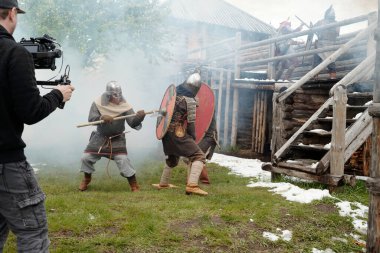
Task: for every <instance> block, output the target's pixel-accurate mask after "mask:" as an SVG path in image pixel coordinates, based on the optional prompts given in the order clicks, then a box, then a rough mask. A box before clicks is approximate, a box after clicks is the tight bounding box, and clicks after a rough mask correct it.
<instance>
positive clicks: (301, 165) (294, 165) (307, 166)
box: [277, 159, 319, 174]
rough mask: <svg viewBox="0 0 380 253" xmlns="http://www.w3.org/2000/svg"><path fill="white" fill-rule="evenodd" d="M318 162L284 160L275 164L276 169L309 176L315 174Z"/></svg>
mask: <svg viewBox="0 0 380 253" xmlns="http://www.w3.org/2000/svg"><path fill="white" fill-rule="evenodd" d="M318 162H319V161H317V160H312V159H295V160H286V161H283V162H280V163H278V164H277V166H278V167H282V168H287V169H294V170H298V171H303V172H307V173H311V174H317V164H318Z"/></svg>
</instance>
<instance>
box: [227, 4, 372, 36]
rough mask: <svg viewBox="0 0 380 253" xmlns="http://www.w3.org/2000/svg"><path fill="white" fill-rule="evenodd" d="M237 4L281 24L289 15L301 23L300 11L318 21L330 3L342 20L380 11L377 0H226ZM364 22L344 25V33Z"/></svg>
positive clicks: (307, 21) (272, 22)
mask: <svg viewBox="0 0 380 253" xmlns="http://www.w3.org/2000/svg"><path fill="white" fill-rule="evenodd" d="M226 1H227V2H229V3H231V4H233V5H235V6H236V7H237V8H239V9H241V10H244V11H246V12H248V13H249V14H251V15H253V16H254V17H256V18H258V19H260V20H261V21H263V22H265V23H267V24H271V25H272V26H274V27H276V28H277V27H278V25H279V24H280V22H282V21H284V20H286V19H287V18H288V17H289V18H290V19H289V20H290V21H291V22H292V25H293V27H297V26H298V25H299V24H300V21H299V20H298V19H297V18H296V17H295V15H297V16H298V17H300V18H301V19H303V21H304V22H305V23H307V24H309V22H312V23H313V24H315V23H316V22H317V21H318V20H320V19H322V18H323V16H324V13H325V11H326V10H327V9H328V8H329V6H330V5H333V7H334V9H335V14H336V19H337V20H338V21H340V20H344V19H349V18H353V17H356V16H360V15H365V14H368V13H369V12H372V11H377V0H344V1H342V0H319V1H304V0H290V1H286V2H284V1H280V0H268V1H251V0H226ZM362 27H363V26H347V27H345V28H344V29H342V31H341V32H342V33H346V32H351V31H354V30H357V29H360V28H362Z"/></svg>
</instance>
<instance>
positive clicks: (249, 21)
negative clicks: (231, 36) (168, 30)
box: [167, 0, 275, 34]
mask: <svg viewBox="0 0 380 253" xmlns="http://www.w3.org/2000/svg"><path fill="white" fill-rule="evenodd" d="M167 3H168V4H169V7H170V9H171V16H172V17H174V18H176V19H182V20H186V21H193V22H201V23H207V24H212V25H220V26H225V27H229V28H232V29H236V30H243V31H248V32H257V33H264V34H273V33H274V32H275V29H274V28H273V27H272V26H271V25H268V24H266V23H264V22H262V21H261V20H259V19H257V18H255V17H253V16H251V15H250V14H248V13H246V12H244V11H243V10H240V9H238V8H236V7H235V6H233V5H231V4H229V3H227V2H225V1H223V0H169V1H168V2H167Z"/></svg>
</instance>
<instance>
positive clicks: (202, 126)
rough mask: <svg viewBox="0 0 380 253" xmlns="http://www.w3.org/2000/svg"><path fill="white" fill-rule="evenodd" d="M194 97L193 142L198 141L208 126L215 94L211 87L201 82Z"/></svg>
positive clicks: (213, 106)
mask: <svg viewBox="0 0 380 253" xmlns="http://www.w3.org/2000/svg"><path fill="white" fill-rule="evenodd" d="M196 99H197V101H198V106H197V111H196V118H195V134H196V139H195V143H197V144H198V143H199V142H200V141H201V140H202V139H203V137H204V136H205V134H206V132H207V130H208V128H209V127H210V124H211V121H212V117H213V116H214V108H215V96H214V92H213V91H212V90H211V88H210V87H209V86H208V85H207V84H205V83H202V85H201V88H200V89H199V91H198V93H197V96H196Z"/></svg>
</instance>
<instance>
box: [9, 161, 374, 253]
mask: <svg viewBox="0 0 380 253" xmlns="http://www.w3.org/2000/svg"><path fill="white" fill-rule="evenodd" d="M111 164H112V163H111ZM162 167H163V164H162V163H160V162H151V163H146V164H144V165H143V166H141V168H139V170H138V174H137V179H138V182H139V184H140V186H141V191H140V192H138V193H132V192H130V189H129V185H128V182H127V180H126V179H125V178H122V177H120V176H119V175H118V172H117V169H116V167H113V164H112V166H111V168H110V176H111V177H109V176H108V175H107V173H106V172H105V171H104V170H103V169H102V168H103V167H102V166H101V165H99V166H97V173H96V174H95V175H94V179H93V182H91V184H90V188H89V190H88V191H86V192H79V191H78V190H77V187H78V185H79V182H80V180H81V177H82V175H80V174H79V173H78V172H76V171H72V170H71V171H70V170H67V169H65V168H54V169H43V170H41V171H40V173H39V174H38V178H39V182H40V185H41V187H42V188H43V190H44V192H45V193H46V194H47V201H46V209H47V214H48V222H49V236H50V240H51V241H52V244H51V247H50V251H51V252H95V253H97V252H102V253H103V252H104V253H111V252H112V253H116V252H120V253H121V252H123V253H124V252H137V253H139V252H239V253H240V252H268V253H269V252H271V253H272V252H281V253H283V252H292V253H293V252H311V251H312V248H318V249H326V248H331V249H332V250H334V251H335V252H361V247H360V246H358V245H356V243H355V241H354V240H353V239H352V238H351V237H346V236H345V235H349V234H350V233H355V231H354V228H353V226H352V224H351V221H350V219H349V218H347V217H341V216H339V214H338V210H337V209H336V207H335V205H334V202H336V200H334V199H325V200H322V201H315V202H313V203H311V204H300V203H296V202H289V201H287V200H285V199H284V198H283V197H281V196H280V195H274V194H273V193H271V192H268V190H267V189H265V188H249V187H246V185H247V184H248V183H249V180H250V179H249V178H242V177H238V176H234V175H230V174H228V172H229V170H227V169H226V168H223V167H220V166H218V165H216V164H209V175H210V179H211V181H212V182H211V183H212V184H211V185H210V186H202V188H203V189H204V190H206V191H208V192H209V196H207V197H200V196H187V195H185V194H184V193H185V189H184V187H185V179H186V171H185V167H184V166H182V165H181V166H179V167H178V168H176V169H175V170H174V172H173V176H172V183H174V184H176V185H178V186H179V188H176V189H170V190H160V191H158V190H156V189H154V188H153V187H151V184H152V183H158V180H159V178H160V175H161V170H162ZM284 180H287V179H284ZM292 183H294V182H292ZM297 184H299V186H300V187H302V188H323V187H324V186H322V185H319V184H307V183H297ZM334 196H335V197H337V198H340V199H345V200H349V201H358V202H360V203H363V204H366V205H368V193H367V191H366V189H365V187H364V185H363V184H362V183H358V184H357V186H355V187H354V188H350V187H342V188H339V189H338V191H337V192H336V193H334ZM277 228H279V229H281V230H285V229H288V230H291V231H292V232H293V236H292V240H291V241H290V242H286V241H283V240H279V241H275V242H273V241H270V240H267V239H265V238H264V237H263V235H262V234H263V232H265V231H267V232H271V233H276V229H277ZM332 237H341V238H345V239H347V240H348V242H347V243H345V242H340V241H336V240H335V241H334V240H331V238H332ZM350 238H351V239H350ZM362 239H364V240H365V238H364V237H363V238H362ZM8 252H11V253H13V252H16V250H15V237H14V236H13V235H12V236H10V240H8V242H7V244H6V248H5V250H4V253H8Z"/></svg>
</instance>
